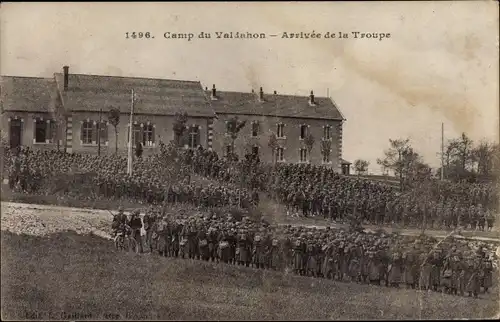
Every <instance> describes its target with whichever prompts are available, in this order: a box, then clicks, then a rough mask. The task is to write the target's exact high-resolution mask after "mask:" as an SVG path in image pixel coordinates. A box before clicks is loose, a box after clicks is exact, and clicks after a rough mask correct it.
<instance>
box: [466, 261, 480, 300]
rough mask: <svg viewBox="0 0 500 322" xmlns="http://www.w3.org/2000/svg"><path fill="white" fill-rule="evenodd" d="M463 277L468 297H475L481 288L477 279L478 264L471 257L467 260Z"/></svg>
mask: <svg viewBox="0 0 500 322" xmlns="http://www.w3.org/2000/svg"><path fill="white" fill-rule="evenodd" d="M464 279H465V285H466V291H467V292H468V293H469V297H471V296H472V295H474V297H475V298H477V296H478V294H479V291H480V288H481V286H480V280H479V264H478V262H477V261H474V260H473V259H472V258H471V259H469V260H468V261H467V267H466V269H465V277H464Z"/></svg>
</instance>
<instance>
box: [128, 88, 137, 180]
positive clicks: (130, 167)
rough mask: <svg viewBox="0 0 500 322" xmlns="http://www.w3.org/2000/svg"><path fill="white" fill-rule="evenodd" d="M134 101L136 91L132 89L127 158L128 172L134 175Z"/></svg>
mask: <svg viewBox="0 0 500 322" xmlns="http://www.w3.org/2000/svg"><path fill="white" fill-rule="evenodd" d="M134 101H135V93H134V90H132V103H131V107H130V123H129V132H128V158H127V174H129V175H132V161H133V160H132V159H133V154H132V134H133V130H134V128H133V123H134V122H133V120H134Z"/></svg>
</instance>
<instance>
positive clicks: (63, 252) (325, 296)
mask: <svg viewBox="0 0 500 322" xmlns="http://www.w3.org/2000/svg"><path fill="white" fill-rule="evenodd" d="M1 239H2V240H1V241H2V246H1V247H2V263H1V265H2V266H1V277H2V281H1V283H2V294H1V296H2V310H1V313H2V319H25V318H38V319H44V320H45V319H49V318H50V319H60V318H68V317H73V318H75V319H82V318H92V319H104V318H106V319H111V318H112V319H157V318H158V319H210V320H215V319H222V320H224V319H238V320H240V319H245V320H257V319H292V320H299V319H308V320H310V319H430V318H435V319H447V318H448V319H455V318H487V317H492V316H493V315H494V314H495V312H497V311H498V293H497V292H496V288H495V290H492V291H494V292H495V295H482V296H481V297H482V298H480V299H472V298H467V297H457V296H449V295H444V294H438V293H433V292H431V293H427V292H418V291H414V290H397V289H390V288H385V287H372V286H367V285H357V284H352V283H339V282H332V281H325V280H316V279H312V278H304V277H298V276H292V275H288V274H285V275H284V274H281V273H275V272H268V271H259V270H254V269H247V268H241V267H234V266H229V265H222V264H212V263H204V262H200V261H191V260H180V259H179V260H177V259H167V258H162V257H159V256H151V255H142V256H141V255H137V254H131V253H119V252H116V251H115V250H114V249H113V247H112V246H111V244H110V241H108V240H105V239H102V238H100V237H97V236H95V235H78V234H76V233H75V232H59V233H54V234H50V235H48V236H45V237H42V236H28V235H16V234H13V233H11V232H7V231H2V233H1Z"/></svg>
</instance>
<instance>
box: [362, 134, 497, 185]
mask: <svg viewBox="0 0 500 322" xmlns="http://www.w3.org/2000/svg"><path fill="white" fill-rule="evenodd" d="M389 145H390V146H389V148H388V149H386V150H385V151H384V156H383V157H382V158H379V159H377V164H378V165H379V166H380V167H381V170H382V172H383V173H384V174H385V175H388V174H393V175H394V176H396V177H397V178H398V179H399V184H400V187H401V188H402V190H404V188H405V187H407V186H409V185H413V184H414V183H415V182H423V181H426V180H429V179H435V178H440V177H441V175H443V178H444V179H446V180H450V181H455V182H459V181H463V180H466V181H468V182H491V181H493V180H495V178H496V176H497V175H498V174H499V173H500V160H499V158H500V148H499V145H498V144H494V143H491V142H487V141H481V142H478V143H477V144H475V143H474V142H473V140H471V139H470V138H469V137H468V136H467V135H466V134H465V133H462V135H461V136H460V137H458V138H453V139H450V140H448V142H447V143H446V145H445V146H444V149H443V153H442V155H441V154H440V156H441V157H442V158H443V169H441V168H437V169H435V171H434V172H433V169H432V168H431V167H430V166H429V165H428V164H427V163H425V162H424V160H423V158H422V156H421V155H420V154H419V153H418V152H416V151H415V150H414V149H413V147H412V146H411V144H410V140H409V139H396V140H392V139H389ZM368 166H369V162H367V161H365V160H361V159H358V160H356V161H355V162H354V169H355V171H356V172H357V173H358V174H363V173H366V172H367V170H368ZM441 171H443V173H441Z"/></svg>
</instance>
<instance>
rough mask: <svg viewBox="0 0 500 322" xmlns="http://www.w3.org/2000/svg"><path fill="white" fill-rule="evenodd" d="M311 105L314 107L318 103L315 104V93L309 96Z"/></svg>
mask: <svg viewBox="0 0 500 322" xmlns="http://www.w3.org/2000/svg"><path fill="white" fill-rule="evenodd" d="M309 105H311V106H314V105H316V103H315V102H314V93H313V91H311V95H309Z"/></svg>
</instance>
